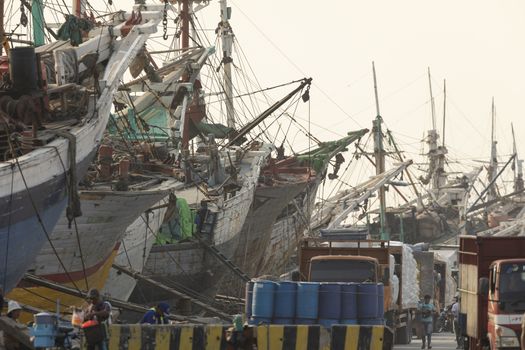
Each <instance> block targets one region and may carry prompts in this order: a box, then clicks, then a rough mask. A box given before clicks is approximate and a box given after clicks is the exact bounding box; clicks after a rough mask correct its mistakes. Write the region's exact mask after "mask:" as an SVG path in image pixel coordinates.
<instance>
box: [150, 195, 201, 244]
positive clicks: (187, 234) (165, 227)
mask: <svg viewBox="0 0 525 350" xmlns="http://www.w3.org/2000/svg"><path fill="white" fill-rule="evenodd" d="M194 222H195V211H193V210H191V208H190V206H189V205H188V202H186V200H185V199H184V198H177V207H176V208H175V210H173V212H172V215H171V217H169V218H167V219H166V220H165V221H164V223H163V224H162V226H161V227H160V230H159V232H158V234H157V241H156V243H157V244H169V243H175V242H177V241H181V240H184V239H188V238H191V237H192V236H193V232H194V230H195V229H196V225H195V224H194Z"/></svg>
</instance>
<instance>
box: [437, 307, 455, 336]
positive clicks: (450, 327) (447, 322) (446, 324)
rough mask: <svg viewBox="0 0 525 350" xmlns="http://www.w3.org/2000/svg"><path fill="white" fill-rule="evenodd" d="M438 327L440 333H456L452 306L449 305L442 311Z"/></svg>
mask: <svg viewBox="0 0 525 350" xmlns="http://www.w3.org/2000/svg"><path fill="white" fill-rule="evenodd" d="M436 326H437V327H436V328H437V331H438V333H443V332H454V315H453V314H452V305H449V306H447V307H446V308H444V309H443V310H441V312H440V314H439V316H438V319H437V322H436Z"/></svg>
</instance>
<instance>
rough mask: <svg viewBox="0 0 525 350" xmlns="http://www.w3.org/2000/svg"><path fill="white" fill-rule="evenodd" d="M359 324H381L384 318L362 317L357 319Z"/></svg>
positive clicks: (383, 322)
mask: <svg viewBox="0 0 525 350" xmlns="http://www.w3.org/2000/svg"><path fill="white" fill-rule="evenodd" d="M359 324H360V325H363V326H383V325H384V324H385V320H384V319H382V318H362V319H360V320H359Z"/></svg>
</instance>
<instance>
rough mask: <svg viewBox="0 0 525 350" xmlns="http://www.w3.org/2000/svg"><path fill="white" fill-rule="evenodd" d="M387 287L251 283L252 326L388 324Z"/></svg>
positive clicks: (249, 314) (249, 317)
mask: <svg viewBox="0 0 525 350" xmlns="http://www.w3.org/2000/svg"><path fill="white" fill-rule="evenodd" d="M383 295H384V287H383V284H377V283H327V282H326V283H325V282H291V281H281V282H273V281H262V280H258V281H250V282H248V283H247V284H246V319H247V320H248V322H249V323H250V324H255V325H258V324H320V325H323V326H325V327H327V328H329V327H331V326H332V325H334V324H361V325H382V324H384V307H383Z"/></svg>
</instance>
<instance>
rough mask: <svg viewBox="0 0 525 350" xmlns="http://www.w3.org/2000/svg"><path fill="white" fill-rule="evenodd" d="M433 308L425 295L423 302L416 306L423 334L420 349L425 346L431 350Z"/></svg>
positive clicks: (428, 296) (428, 297)
mask: <svg viewBox="0 0 525 350" xmlns="http://www.w3.org/2000/svg"><path fill="white" fill-rule="evenodd" d="M435 310H436V308H435V306H434V304H432V303H431V302H430V295H428V294H427V295H425V297H424V299H423V301H421V302H420V303H419V305H418V311H419V312H420V313H421V325H422V326H423V332H422V337H421V339H422V340H423V343H422V345H421V349H424V348H425V345H426V346H427V349H432V344H431V342H432V332H433V331H434V325H433V323H434V313H435Z"/></svg>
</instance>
